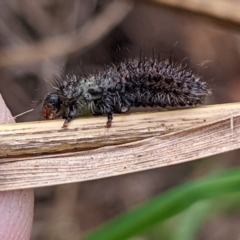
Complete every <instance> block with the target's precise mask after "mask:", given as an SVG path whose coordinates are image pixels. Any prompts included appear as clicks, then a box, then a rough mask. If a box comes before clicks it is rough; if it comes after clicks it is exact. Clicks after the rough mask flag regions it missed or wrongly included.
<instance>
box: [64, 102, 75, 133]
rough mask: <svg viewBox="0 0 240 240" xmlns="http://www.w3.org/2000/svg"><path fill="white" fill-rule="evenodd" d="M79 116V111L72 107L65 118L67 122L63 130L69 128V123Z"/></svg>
mask: <svg viewBox="0 0 240 240" xmlns="http://www.w3.org/2000/svg"><path fill="white" fill-rule="evenodd" d="M76 114H77V109H76V107H75V106H74V105H70V106H69V108H68V111H67V114H66V115H65V116H64V117H63V118H65V122H64V123H63V126H62V128H67V127H68V123H69V122H71V121H72V120H73V119H74V117H75V116H76Z"/></svg>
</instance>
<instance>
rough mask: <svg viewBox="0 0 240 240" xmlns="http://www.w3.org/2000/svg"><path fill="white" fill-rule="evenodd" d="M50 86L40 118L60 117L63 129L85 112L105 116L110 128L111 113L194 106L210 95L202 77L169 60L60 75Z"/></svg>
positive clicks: (139, 62)
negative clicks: (140, 108)
mask: <svg viewBox="0 0 240 240" xmlns="http://www.w3.org/2000/svg"><path fill="white" fill-rule="evenodd" d="M53 84H54V88H55V89H56V91H54V92H51V93H49V94H48V95H47V97H46V99H45V101H44V104H43V107H42V115H43V117H45V118H46V119H55V118H57V117H60V116H62V118H64V119H65V122H64V124H63V127H67V126H68V123H69V122H70V121H71V120H73V119H74V118H75V117H78V116H81V115H83V112H86V110H87V111H89V112H90V113H91V114H93V115H106V116H107V119H108V120H107V127H110V126H111V123H112V119H113V113H125V112H127V111H128V110H129V109H130V108H131V107H140V106H142V107H147V106H149V107H156V106H160V107H162V108H166V107H179V106H196V105H198V104H202V103H203V102H204V99H205V98H206V96H207V95H209V94H210V93H211V90H210V88H209V86H208V84H207V83H206V82H205V81H203V79H202V77H200V76H199V75H197V74H195V73H193V71H192V70H191V69H189V68H188V67H187V66H183V65H182V63H173V62H172V61H171V60H170V59H165V60H162V61H160V60H158V59H147V58H144V59H140V60H137V59H131V60H125V61H122V62H120V63H119V64H118V65H116V66H115V65H113V66H108V67H107V68H106V69H105V70H104V71H99V72H98V73H97V74H95V75H89V76H88V77H77V76H76V75H71V76H70V75H67V76H62V77H61V78H60V79H56V80H55V81H54V83H53Z"/></svg>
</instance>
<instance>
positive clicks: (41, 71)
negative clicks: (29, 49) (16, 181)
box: [0, 0, 240, 240]
mask: <svg viewBox="0 0 240 240" xmlns="http://www.w3.org/2000/svg"><path fill="white" fill-rule="evenodd" d="M217 2H218V1H216V4H217ZM219 2H223V1H219ZM229 2H232V3H233V4H238V3H239V1H233V0H232V1H229ZM109 4H111V1H106V0H99V1H98V0H68V1H64V0H38V1H36V0H34V1H27V0H5V1H4V0H2V1H0V47H1V48H2V49H5V48H8V47H15V46H17V47H19V46H27V45H28V44H33V43H39V42H41V41H44V40H46V39H50V38H51V37H56V36H58V35H62V34H70V33H71V32H75V31H77V30H78V29H80V28H81V27H82V26H84V24H86V22H88V21H90V20H91V19H92V18H94V17H95V16H98V14H101V13H102V12H103V11H104V9H105V8H106V7H107V6H108V5H109ZM109 21H111V19H109ZM79 41H80V40H79ZM176 43H177V45H176ZM175 45H176V46H175ZM153 49H154V52H155V54H159V53H161V55H162V57H163V58H165V57H169V56H170V52H171V51H173V53H172V56H173V59H174V60H176V61H181V60H182V59H185V60H184V61H185V62H187V63H189V65H190V66H191V68H193V69H194V70H195V71H196V72H198V73H199V74H201V75H202V76H203V77H204V79H205V80H206V81H207V82H208V83H209V84H210V85H211V87H212V89H213V95H212V97H211V98H210V99H209V100H208V103H228V102H237V101H240V94H239V92H240V67H239V66H240V59H239V58H240V31H239V29H238V27H237V26H236V24H232V23H231V22H227V23H226V24H225V23H224V21H221V20H219V19H211V18H209V17H206V16H204V15H198V14H196V13H191V12H187V11H182V10H179V9H172V8H166V7H163V6H161V5H157V4H149V3H146V2H141V3H140V2H137V3H136V4H135V5H134V7H133V9H132V11H131V12H130V13H129V14H128V15H127V17H126V18H124V19H123V21H122V22H121V23H119V24H118V25H117V26H116V27H115V28H114V29H113V30H111V31H109V32H108V34H106V35H105V36H104V37H103V38H102V39H101V40H100V41H98V42H97V43H95V44H93V45H91V46H89V47H88V48H87V50H85V51H75V52H74V53H68V52H67V53H66V54H65V55H62V56H61V57H58V58H49V57H47V58H46V59H44V60H42V61H38V62H34V63H27V64H22V65H21V66H20V65H15V66H8V67H4V68H0V79H1V80H0V92H1V94H2V95H3V98H4V99H5V101H6V103H7V106H8V107H9V108H10V110H11V112H12V114H13V116H15V115H17V114H19V113H22V112H24V111H26V110H29V109H31V108H34V111H33V112H31V113H28V114H25V115H23V116H21V117H19V118H17V122H22V121H36V120H40V119H42V118H41V115H40V109H41V100H43V99H44V97H45V95H46V94H47V93H48V92H49V91H51V89H52V87H51V84H50V81H51V78H52V76H53V75H60V74H61V73H64V74H65V73H68V72H71V73H76V74H80V73H81V72H82V71H85V72H86V73H94V72H96V71H97V70H98V69H100V68H103V67H104V65H106V64H111V63H112V62H117V61H119V60H121V59H123V58H131V57H138V56H139V54H140V51H142V52H143V53H144V54H145V55H147V56H151V54H152V51H153ZM0 53H1V52H0ZM239 153H240V152H239V151H235V152H231V153H228V154H222V155H219V156H216V157H213V158H209V159H203V160H199V161H197V162H190V163H185V164H180V165H175V166H170V167H165V168H161V169H155V170H148V171H145V172H140V173H135V174H130V175H124V176H119V177H112V178H108V179H101V180H95V181H89V182H82V183H76V184H68V185H62V186H57V187H46V188H39V189H36V191H35V196H36V197H35V217H34V224H33V232H32V240H43V239H44V240H45V239H46V240H52V239H56V240H63V239H64V240H65V239H73V240H74V239H78V238H79V237H80V236H83V235H84V234H86V233H87V232H88V231H91V230H92V229H93V228H95V227H97V226H99V225H100V224H102V223H104V222H105V221H107V220H109V219H111V218H113V217H114V216H116V215H118V214H120V213H123V212H125V211H126V210H128V209H130V208H131V207H134V206H136V205H137V204H140V203H142V202H144V201H146V200H148V199H150V198H151V197H153V196H154V195H156V194H159V193H161V192H163V191H165V190H167V189H169V188H171V187H173V186H175V185H178V184H180V183H183V182H185V181H188V180H189V179H195V178H198V177H201V176H204V175H207V174H208V173H209V172H211V171H212V169H215V168H225V167H231V166H235V165H239V160H238V159H239ZM159 157H161V156H159ZM239 221H240V211H236V212H235V213H234V214H232V215H231V216H219V217H218V218H216V219H214V220H211V221H209V222H207V224H206V225H205V226H203V227H202V228H201V230H200V232H199V235H198V238H197V239H201V240H207V239H212V240H214V239H218V240H221V239H228V240H231V239H237V237H238V236H240V228H239ZM137 239H153V238H151V237H150V236H149V237H148V236H145V237H139V238H137Z"/></svg>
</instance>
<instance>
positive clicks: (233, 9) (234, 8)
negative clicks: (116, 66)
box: [135, 0, 240, 27]
mask: <svg viewBox="0 0 240 240" xmlns="http://www.w3.org/2000/svg"><path fill="white" fill-rule="evenodd" d="M135 1H141V2H146V3H156V4H159V5H162V6H166V7H170V8H176V9H181V10H186V11H189V12H193V13H195V14H201V15H205V16H208V17H211V18H216V19H219V20H222V21H225V22H231V23H234V24H236V25H238V27H239V25H240V15H239V11H240V3H239V1H228V0H215V1H209V0H185V1H179V0H135Z"/></svg>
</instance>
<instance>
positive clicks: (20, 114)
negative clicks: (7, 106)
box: [13, 109, 34, 119]
mask: <svg viewBox="0 0 240 240" xmlns="http://www.w3.org/2000/svg"><path fill="white" fill-rule="evenodd" d="M33 110H34V109H30V110H27V111H25V112H23V113H19V114H18V115H16V116H14V117H13V118H14V119H16V118H18V117H20V116H22V115H24V114H26V113H29V112H32V111H33Z"/></svg>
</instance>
